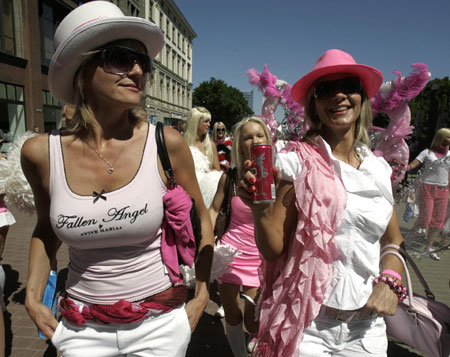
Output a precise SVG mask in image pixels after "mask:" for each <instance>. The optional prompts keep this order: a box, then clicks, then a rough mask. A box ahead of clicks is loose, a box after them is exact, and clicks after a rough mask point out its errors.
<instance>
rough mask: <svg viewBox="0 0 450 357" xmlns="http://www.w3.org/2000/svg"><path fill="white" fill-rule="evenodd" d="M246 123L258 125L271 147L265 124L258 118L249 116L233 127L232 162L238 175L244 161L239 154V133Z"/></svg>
mask: <svg viewBox="0 0 450 357" xmlns="http://www.w3.org/2000/svg"><path fill="white" fill-rule="evenodd" d="M248 123H256V124H259V125H260V126H261V128H263V130H264V134H265V136H266V140H267V144H269V145H272V139H271V138H270V134H269V130H267V127H266V124H264V122H263V121H262V120H261V119H260V118H258V117H257V116H251V117H247V118H244V119H242V120H241V121H240V122H238V123H237V124H236V125H235V126H234V127H233V136H234V140H233V147H232V149H231V157H232V162H233V163H234V164H235V165H236V167H237V172H238V174H239V173H240V172H241V168H242V163H243V160H244V158H243V157H242V153H241V134H242V133H241V132H242V128H243V127H244V126H245V125H246V124H248Z"/></svg>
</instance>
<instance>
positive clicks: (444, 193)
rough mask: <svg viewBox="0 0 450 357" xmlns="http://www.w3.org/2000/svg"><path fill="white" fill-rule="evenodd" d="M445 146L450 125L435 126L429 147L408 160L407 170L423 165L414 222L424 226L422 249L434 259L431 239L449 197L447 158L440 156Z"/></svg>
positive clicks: (440, 223)
mask: <svg viewBox="0 0 450 357" xmlns="http://www.w3.org/2000/svg"><path fill="white" fill-rule="evenodd" d="M449 146H450V129H448V128H442V129H439V130H438V131H437V132H436V133H435V134H434V138H433V141H432V142H431V146H430V148H429V149H425V150H423V151H422V152H421V153H420V154H419V155H418V156H417V157H416V158H415V159H414V160H413V161H412V162H411V163H410V164H409V169H410V170H413V169H415V168H416V167H418V166H420V165H422V164H423V165H424V167H425V169H424V171H423V174H422V175H421V177H420V182H421V184H420V187H419V189H418V191H419V192H418V202H419V217H418V218H417V221H416V222H415V224H414V226H415V227H416V228H418V227H420V228H425V231H426V234H427V246H426V248H425V253H426V254H427V255H428V256H429V257H430V258H431V259H434V260H439V259H440V257H439V255H438V254H437V253H434V252H433V243H434V241H435V240H436V237H437V235H438V233H439V232H440V231H441V230H442V228H443V227H444V223H445V217H446V212H447V205H448V199H449V189H448V185H449V175H450V159H448V160H440V159H443V158H448V157H449V156H450V153H449V151H448V148H449ZM438 160H440V161H438ZM444 241H445V237H443V239H442V241H441V243H442V246H443V245H444V244H445V242H444Z"/></svg>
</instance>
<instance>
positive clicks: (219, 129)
mask: <svg viewBox="0 0 450 357" xmlns="http://www.w3.org/2000/svg"><path fill="white" fill-rule="evenodd" d="M217 131H225V129H221V128H218V129H217Z"/></svg>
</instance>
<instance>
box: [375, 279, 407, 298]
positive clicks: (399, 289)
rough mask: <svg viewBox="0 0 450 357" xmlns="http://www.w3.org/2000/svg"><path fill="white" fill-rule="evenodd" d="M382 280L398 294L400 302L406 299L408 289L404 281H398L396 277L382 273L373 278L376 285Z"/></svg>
mask: <svg viewBox="0 0 450 357" xmlns="http://www.w3.org/2000/svg"><path fill="white" fill-rule="evenodd" d="M380 281H382V282H383V283H385V284H387V285H389V288H390V289H391V290H392V291H393V292H394V293H395V295H397V299H398V301H399V302H402V301H403V300H405V298H406V293H407V290H406V288H405V287H404V286H403V284H402V283H397V282H396V281H395V279H394V278H392V277H390V276H386V275H380V276H377V277H376V278H375V279H373V281H372V284H373V285H376V284H378V283H379V282H380Z"/></svg>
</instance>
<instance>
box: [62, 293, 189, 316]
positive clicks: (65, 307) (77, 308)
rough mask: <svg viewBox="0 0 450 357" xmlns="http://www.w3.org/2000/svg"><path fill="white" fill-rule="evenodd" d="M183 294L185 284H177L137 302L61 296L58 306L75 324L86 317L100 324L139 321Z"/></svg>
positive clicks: (183, 298)
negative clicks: (86, 300)
mask: <svg viewBox="0 0 450 357" xmlns="http://www.w3.org/2000/svg"><path fill="white" fill-rule="evenodd" d="M186 298H187V290H186V286H185V285H177V286H173V287H171V288H169V289H167V290H165V291H163V292H160V293H158V294H155V295H152V296H149V297H148V298H146V299H145V300H144V301H141V302H138V303H136V302H130V301H126V300H123V299H122V300H119V301H118V302H116V303H115V304H113V305H99V304H92V305H86V306H82V305H78V304H76V303H75V302H74V301H72V300H71V299H70V298H68V297H64V296H61V297H60V298H59V299H58V307H59V311H60V312H61V314H62V315H63V317H64V318H65V319H66V320H67V321H69V322H71V323H73V324H75V325H84V324H85V323H86V322H87V321H88V320H91V321H94V322H97V323H102V324H128V323H133V322H138V321H141V320H143V319H145V318H146V317H147V316H149V315H152V314H157V313H158V314H160V313H161V312H169V311H171V310H173V309H175V308H177V307H179V306H181V305H182V304H184V302H185V301H186Z"/></svg>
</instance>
